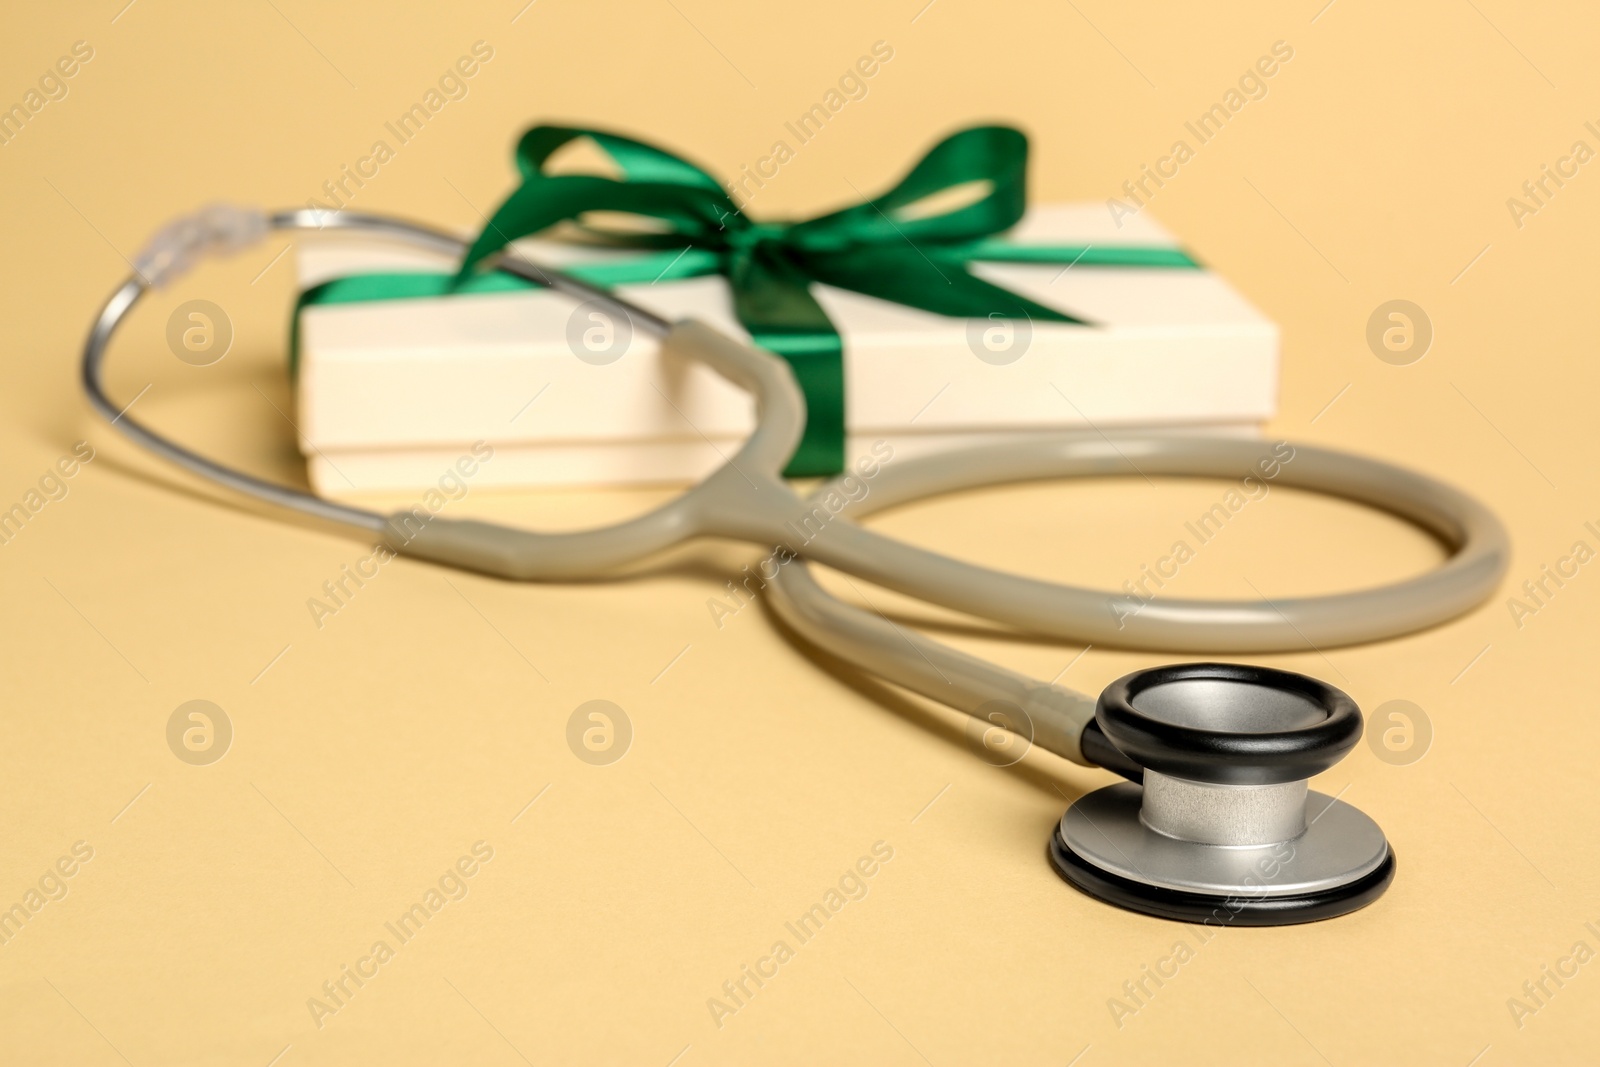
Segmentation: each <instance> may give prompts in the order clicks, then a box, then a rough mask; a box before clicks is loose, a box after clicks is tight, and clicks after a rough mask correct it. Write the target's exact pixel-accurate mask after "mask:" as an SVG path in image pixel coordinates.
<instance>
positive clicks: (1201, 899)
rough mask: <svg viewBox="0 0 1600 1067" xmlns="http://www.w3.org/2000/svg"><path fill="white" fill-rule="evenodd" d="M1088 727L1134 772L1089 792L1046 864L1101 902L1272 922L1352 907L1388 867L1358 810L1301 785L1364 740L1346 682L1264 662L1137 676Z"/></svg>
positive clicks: (1190, 916)
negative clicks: (1137, 770) (1136, 778)
mask: <svg viewBox="0 0 1600 1067" xmlns="http://www.w3.org/2000/svg"><path fill="white" fill-rule="evenodd" d="M1095 725H1096V726H1098V728H1099V730H1100V731H1101V732H1103V734H1104V739H1105V740H1107V741H1109V742H1110V744H1111V745H1112V746H1113V747H1115V748H1116V749H1117V750H1118V751H1119V752H1121V753H1122V754H1123V755H1125V756H1126V757H1128V758H1129V759H1130V760H1132V761H1133V762H1134V763H1136V764H1138V765H1139V766H1140V767H1142V768H1143V770H1144V773H1143V783H1142V785H1141V784H1137V783H1134V782H1122V783H1118V784H1117V785H1113V786H1108V787H1107V788H1104V789H1100V790H1096V791H1095V792H1093V793H1090V794H1088V795H1086V796H1084V797H1082V798H1080V799H1079V800H1078V801H1077V802H1076V803H1074V804H1073V805H1072V807H1071V808H1069V809H1068V810H1067V813H1066V814H1065V815H1064V816H1062V818H1061V823H1060V825H1059V827H1058V828H1057V830H1056V832H1055V834H1054V836H1053V837H1052V839H1051V842H1050V858H1051V861H1052V863H1054V865H1055V867H1056V870H1057V871H1058V872H1060V874H1061V876H1062V877H1063V878H1065V879H1066V880H1067V881H1068V882H1070V883H1071V884H1072V885H1074V886H1075V887H1077V888H1078V889H1081V890H1082V891H1084V892H1085V893H1088V894H1089V895H1090V896H1093V897H1096V898H1098V899H1100V900H1104V901H1106V902H1108V903H1111V904H1115V905H1118V906H1120V907H1123V908H1128V909H1130V910H1133V911H1138V912H1143V913H1145V914H1147V915H1157V916H1161V917H1164V918H1168V919H1179V920H1182V921H1186V922H1199V923H1207V924H1211V925H1238V926H1277V925H1285V924H1289V923H1302V922H1312V921H1314V920H1317V919H1326V918H1331V917H1332V916H1335V915H1343V914H1345V913H1347V912H1351V911H1355V910H1356V909H1357V908H1360V907H1363V906H1365V905H1367V904H1370V903H1371V902H1372V901H1373V900H1376V899H1377V898H1378V896H1379V895H1381V894H1382V893H1383V891H1384V889H1386V888H1387V887H1388V885H1389V883H1390V881H1392V880H1393V878H1394V866H1395V864H1394V853H1393V852H1392V851H1391V850H1390V848H1389V843H1388V841H1387V839H1385V837H1384V835H1383V831H1382V830H1381V829H1379V828H1378V824H1377V823H1375V822H1373V821H1372V819H1370V818H1369V817H1368V816H1366V815H1365V814H1363V813H1362V812H1360V811H1358V810H1357V809H1355V808H1353V807H1351V806H1350V805H1348V804H1346V803H1344V802H1342V801H1339V800H1336V799H1335V798H1333V797H1329V796H1326V795H1324V794H1322V793H1315V792H1312V791H1310V790H1309V789H1308V788H1307V780H1308V779H1309V778H1310V777H1311V776H1312V775H1314V774H1318V773H1320V772H1321V771H1324V770H1327V769H1328V768H1329V767H1331V766H1333V765H1334V764H1335V763H1337V762H1338V761H1339V760H1340V759H1341V758H1343V757H1344V755H1345V754H1346V753H1347V752H1349V751H1350V749H1351V748H1352V747H1353V746H1354V745H1355V743H1356V741H1357V740H1359V739H1360V737H1361V713H1360V710H1359V709H1358V708H1357V707H1356V705H1355V702H1354V701H1352V700H1351V699H1350V698H1349V697H1348V696H1346V695H1345V694H1344V693H1342V692H1340V691H1339V690H1337V689H1334V688H1333V687H1332V686H1328V685H1324V684H1323V683H1321V682H1319V681H1316V680H1315V679H1312V678H1307V677H1305V676H1304V675H1299V674H1292V673H1289V672H1287V671H1278V670H1271V669H1268V668H1264V667H1247V666H1240V665H1234V664H1221V663H1189V664H1181V665H1177V666H1171V667H1158V668H1155V669H1153V670H1146V671H1138V672H1136V673H1134V674H1130V675H1128V676H1126V677H1124V678H1121V679H1119V680H1117V681H1116V682H1113V683H1112V684H1111V685H1110V686H1108V687H1107V688H1106V690H1105V692H1104V693H1102V694H1101V696H1100V700H1099V703H1098V705H1097V706H1096V709H1095Z"/></svg>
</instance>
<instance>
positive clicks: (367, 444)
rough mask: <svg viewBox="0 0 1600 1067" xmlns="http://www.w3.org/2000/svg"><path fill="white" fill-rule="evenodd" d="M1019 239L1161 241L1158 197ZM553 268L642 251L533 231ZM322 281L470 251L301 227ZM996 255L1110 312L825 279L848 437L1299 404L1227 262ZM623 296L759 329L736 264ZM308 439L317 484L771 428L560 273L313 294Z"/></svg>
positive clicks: (1038, 221) (560, 474)
mask: <svg viewBox="0 0 1600 1067" xmlns="http://www.w3.org/2000/svg"><path fill="white" fill-rule="evenodd" d="M1007 236H1008V237H1009V239H1010V240H1012V241H1014V242H1016V243H1019V244H1026V243H1030V242H1031V243H1050V244H1074V245H1096V246H1110V245H1151V246H1163V247H1172V246H1174V245H1175V244H1176V242H1174V241H1173V239H1172V238H1171V237H1170V236H1169V235H1168V234H1167V233H1166V232H1165V231H1163V230H1162V229H1161V228H1160V227H1159V226H1157V225H1156V224H1155V223H1154V222H1153V221H1151V220H1150V219H1149V218H1148V217H1147V216H1145V215H1142V214H1141V215H1138V216H1135V217H1133V218H1129V219H1124V220H1123V226H1122V228H1121V229H1118V228H1117V227H1116V226H1115V225H1114V224H1113V223H1112V221H1111V219H1110V217H1109V216H1108V214H1107V212H1106V210H1105V208H1104V206H1103V205H1100V204H1087V205H1083V204H1074V205H1046V206H1041V207H1036V208H1034V209H1033V210H1031V211H1030V212H1029V213H1028V215H1027V217H1026V218H1025V219H1024V220H1023V221H1022V223H1021V224H1020V225H1019V226H1018V227H1017V228H1016V229H1014V230H1013V231H1012V232H1011V233H1010V234H1008V235H1007ZM515 247H516V249H517V250H518V251H521V252H523V253H524V254H526V255H528V256H529V257H531V258H533V259H535V260H537V261H539V262H544V263H547V264H550V265H552V266H561V265H570V264H574V263H583V262H593V261H595V260H600V259H604V258H607V257H611V256H618V255H621V256H633V255H637V254H638V253H635V252H617V251H615V250H610V249H598V248H595V247H593V246H585V245H577V244H573V243H569V242H561V241H548V240H524V241H519V242H517V244H516V246H515ZM298 262H299V276H300V284H301V286H302V287H310V286H312V285H316V284H318V283H320V282H323V281H327V280H329V279H331V278H335V277H340V276H343V275H348V274H359V273H364V272H368V271H413V270H416V271H435V272H440V271H442V272H449V271H452V270H453V269H454V263H453V262H452V261H450V260H448V259H444V258H441V257H439V256H437V255H434V254H432V253H429V252H426V251H422V250H419V249H416V248H414V247H411V246H408V245H405V244H401V243H398V242H395V241H392V240H389V239H385V238H375V237H370V236H350V235H348V234H341V233H338V232H337V231H329V232H328V233H326V234H320V235H317V236H315V237H313V238H308V239H306V240H305V241H303V242H302V243H301V245H300V250H299V259H298ZM973 270H974V273H976V274H979V275H981V276H983V277H984V278H986V279H988V280H990V281H992V282H994V283H995V284H997V285H1000V286H1003V287H1005V288H1007V289H1010V290H1013V291H1015V292H1018V293H1021V294H1024V295H1026V296H1028V297H1031V298H1033V299H1034V300H1036V301H1038V302H1039V303H1041V304H1044V305H1046V306H1049V307H1054V308H1058V309H1060V310H1061V311H1064V312H1066V313H1068V314H1071V315H1074V316H1076V317H1078V318H1081V319H1084V320H1086V321H1087V322H1089V323H1092V325H1078V324H1071V323H1053V322H1033V323H1023V324H1020V325H1017V324H1013V323H1008V322H1005V321H1003V320H1002V321H998V322H990V321H985V320H967V319H956V318H949V317H945V316H940V315H934V314H930V313H927V312H924V311H919V310H916V309H913V308H908V307H904V306H901V305H898V304H894V303H891V302H888V301H884V300H879V299H877V298H875V297H869V296H864V295H862V294H859V293H854V292H849V291H845V290H839V289H833V288H830V287H828V286H825V285H820V284H815V285H813V286H812V291H813V292H814V293H815V294H816V297H817V300H818V301H819V302H820V303H821V304H822V306H823V308H824V309H825V310H826V311H827V313H828V315H829V317H830V318H831V319H832V320H833V322H834V324H835V325H836V327H837V328H838V329H839V332H840V334H841V336H842V337H843V339H844V352H845V356H844V365H845V398H846V399H845V404H846V409H845V414H846V424H847V427H848V431H849V433H848V442H847V445H848V450H849V451H850V452H851V453H852V456H853V455H854V454H857V453H861V452H864V451H865V450H866V449H867V448H868V447H869V446H870V445H871V444H872V442H874V441H876V440H880V439H882V440H887V441H889V442H890V443H891V444H893V445H894V446H895V449H896V455H900V456H906V455H913V454H917V453H920V452H926V451H929V450H933V449H938V448H944V447H948V446H951V445H956V444H960V443H964V442H974V441H979V440H992V439H995V438H996V437H1003V436H1008V435H1014V434H1017V433H1028V432H1037V431H1040V430H1062V429H1084V430H1105V429H1107V428H1110V427H1132V426H1140V427H1148V426H1173V427H1207V428H1232V429H1237V428H1241V427H1244V428H1248V427H1253V426H1255V425H1257V424H1259V423H1261V422H1263V421H1264V420H1266V419H1268V418H1270V417H1271V416H1272V415H1273V414H1274V411H1275V408H1276V401H1277V360H1278V331H1277V327H1276V326H1275V325H1274V324H1273V323H1271V322H1269V321H1268V320H1267V319H1266V318H1264V317H1263V316H1262V315H1261V314H1260V313H1259V312H1258V311H1256V310H1255V309H1254V308H1253V307H1251V306H1250V304H1249V303H1248V302H1247V301H1246V300H1245V299H1244V298H1243V297H1242V296H1240V295H1239V294H1238V293H1237V292H1235V291H1234V289H1233V288H1232V287H1231V286H1229V285H1228V283H1227V282H1226V281H1224V280H1223V279H1222V278H1220V277H1218V276H1217V275H1216V274H1214V273H1212V272H1211V271H1209V270H1204V269H1201V270H1193V269H1174V268H1159V267H1150V268H1145V267H1115V268H1113V267H1088V266H1082V265H1074V266H1070V267H1067V266H1064V265H1059V264H1056V265H1051V264H1046V265H1040V264H1009V263H1007V264H1002V263H979V264H976V265H975V266H974V268H973ZM618 292H619V293H620V294H621V295H623V296H625V297H627V298H628V299H630V300H633V301H636V302H637V303H639V304H641V305H643V306H645V307H648V308H650V309H651V310H652V311H655V312H657V313H659V314H661V315H663V316H665V317H667V318H669V319H677V318H683V317H694V318H699V319H702V320H704V321H706V322H708V323H709V324H711V325H713V326H716V327H718V328H720V329H723V330H726V331H728V332H729V333H732V334H735V335H737V336H748V335H747V334H746V333H745V331H744V330H743V328H742V327H741V326H740V325H739V324H738V322H737V320H736V319H735V318H734V316H733V313H732V303H731V300H730V297H729V294H728V289H727V285H726V283H725V281H724V280H723V279H722V278H720V277H704V278H693V279H687V280H681V281H671V282H661V283H659V284H646V285H628V286H621V287H618ZM297 390H298V398H297V399H298V405H299V426H300V433H301V442H300V444H301V449H302V451H303V452H304V453H305V454H306V456H307V460H308V464H309V469H310V475H311V481H312V484H313V486H314V487H315V488H316V490H317V491H318V492H319V493H322V494H324V495H328V496H340V495H346V494H350V493H355V492H362V491H389V490H411V489H419V488H424V487H427V486H430V485H432V484H433V483H434V482H436V481H437V480H438V477H439V472H440V471H441V470H443V469H444V468H445V467H447V466H449V465H450V464H451V463H453V462H454V460H455V459H456V458H457V457H459V456H460V455H461V454H462V453H463V452H464V451H465V450H466V449H467V448H468V447H470V445H471V443H472V442H474V441H480V440H481V441H487V442H489V443H490V444H492V445H493V446H494V449H495V454H494V461H493V462H492V463H489V464H486V465H485V466H484V467H483V468H482V471H481V473H480V476H479V477H477V478H476V480H475V484H483V485H487V484H496V485H504V486H531V485H585V484H588V485H603V484H652V483H656V484H661V483H684V482H691V481H695V480H697V479H699V478H701V477H704V476H705V475H706V474H708V473H709V472H710V471H712V470H713V469H715V468H716V467H717V466H718V465H719V464H721V462H722V461H723V459H724V458H725V457H726V456H728V455H731V454H732V453H733V452H734V450H736V449H737V447H738V445H739V442H740V441H741V440H742V439H743V438H744V437H745V436H746V435H747V434H748V433H749V432H750V430H751V428H752V426H753V419H754V413H753V407H752V404H751V401H750V398H749V397H748V396H747V395H746V394H745V393H743V392H742V391H741V390H739V389H738V388H736V387H734V386H733V385H731V384H729V383H728V382H726V381H724V380H723V379H721V378H720V377H718V376H717V375H716V374H715V373H714V372H712V371H710V370H708V369H707V368H705V367H704V366H701V365H699V364H696V363H693V362H689V361H680V360H668V359H665V358H663V356H662V354H661V352H660V350H659V346H658V344H657V342H656V340H655V338H653V337H650V336H649V335H647V334H645V333H644V332H643V331H642V330H634V331H630V330H629V329H628V328H627V324H625V323H623V324H618V323H614V322H611V321H610V320H608V319H606V318H605V317H604V316H598V315H596V314H595V313H594V310H593V309H592V308H580V307H578V305H577V304H576V302H575V301H573V300H572V299H571V298H569V297H565V296H562V295H560V294H556V293H552V292H548V291H543V290H529V291H525V292H510V293H495V294H474V295H469V296H462V297H453V298H448V299H421V300H386V301H376V302H371V303H359V304H328V305H320V306H314V307H308V308H307V309H306V310H305V311H304V313H303V320H302V324H301V348H300V363H299V368H298V377H297Z"/></svg>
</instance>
